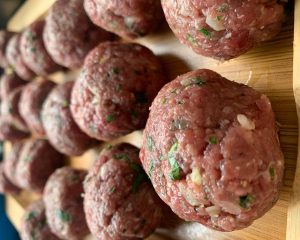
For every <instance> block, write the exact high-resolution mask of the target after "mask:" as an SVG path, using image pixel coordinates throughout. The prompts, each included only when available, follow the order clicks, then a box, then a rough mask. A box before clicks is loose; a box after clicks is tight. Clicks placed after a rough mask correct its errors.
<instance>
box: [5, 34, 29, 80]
mask: <svg viewBox="0 0 300 240" xmlns="http://www.w3.org/2000/svg"><path fill="white" fill-rule="evenodd" d="M20 40H21V35H20V34H15V35H14V36H13V37H11V38H10V40H9V42H8V44H7V47H6V58H7V61H8V62H9V64H10V66H11V67H12V68H13V69H14V71H15V72H16V73H17V74H18V76H19V77H20V78H22V79H25V80H31V79H32V78H33V77H34V73H33V72H32V71H31V70H30V69H29V68H28V67H27V65H26V64H25V62H24V60H23V58H22V55H21V52H20Z"/></svg>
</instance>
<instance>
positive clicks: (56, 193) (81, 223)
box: [44, 167, 89, 240]
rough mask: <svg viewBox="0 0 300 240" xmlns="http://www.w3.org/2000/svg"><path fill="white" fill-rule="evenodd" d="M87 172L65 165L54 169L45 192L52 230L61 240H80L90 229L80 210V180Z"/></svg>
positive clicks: (81, 202) (81, 205) (81, 203)
mask: <svg viewBox="0 0 300 240" xmlns="http://www.w3.org/2000/svg"><path fill="white" fill-rule="evenodd" d="M85 176H86V171H84V170H76V169H72V168H70V167H64V168H60V169H58V170H56V171H55V172H54V173H53V174H52V175H51V176H50V178H49V180H48V181H47V184H46V187H45V191H44V202H45V205H46V215H47V218H48V221H49V226H50V228H51V230H52V231H53V232H54V233H55V234H56V235H57V236H59V237H60V238H61V239H66V240H77V239H78V240H81V239H83V237H84V236H86V235H87V234H88V233H89V231H88V227H87V224H86V220H85V216H84V211H83V199H82V194H83V186H82V182H83V180H84V178H85Z"/></svg>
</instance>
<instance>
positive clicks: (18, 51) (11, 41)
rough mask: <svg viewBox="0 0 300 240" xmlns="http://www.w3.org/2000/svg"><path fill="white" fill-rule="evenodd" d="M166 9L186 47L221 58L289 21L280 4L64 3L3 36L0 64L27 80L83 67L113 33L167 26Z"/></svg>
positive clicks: (219, 0)
mask: <svg viewBox="0 0 300 240" xmlns="http://www.w3.org/2000/svg"><path fill="white" fill-rule="evenodd" d="M161 5H162V6H161ZM162 9H163V10H162ZM163 11H164V13H165V17H166V20H167V22H168V23H169V25H170V27H171V29H172V30H173V32H174V33H175V35H176V36H177V37H178V38H179V40H180V41H181V42H182V43H184V44H186V45H188V46H189V47H190V48H192V49H193V50H194V51H195V52H196V53H199V54H201V55H204V56H208V57H213V58H217V59H221V60H228V59H231V58H234V57H237V56H239V55H241V54H243V53H245V52H247V51H248V50H250V49H251V48H252V47H253V46H254V45H257V44H258V43H260V42H262V41H266V40H269V39H271V38H272V37H274V36H275V35H276V34H277V33H278V32H279V31H280V28H281V25H282V22H283V20H284V6H283V5H282V4H281V3H278V1H265V0H251V1H238V0H235V1H229V0H215V1H208V0H206V1H201V2H199V1H196V2H195V1H192V0H189V1H184V2H182V1H173V0H163V1H161V2H160V1H159V0H151V1H149V0H142V1H141V0H139V1H137V0H134V1H132V0H126V1H120V0H113V1H108V0H58V1H56V2H55V3H54V5H53V6H52V7H51V9H50V11H49V13H48V15H47V17H46V20H45V21H43V20H41V21H37V22H35V23H33V24H32V25H31V26H29V27H28V28H27V29H25V30H24V31H23V32H22V33H11V32H7V31H1V32H0V66H1V67H3V68H6V67H7V66H10V67H12V68H13V69H14V70H15V71H16V73H17V74H18V75H19V76H20V77H21V78H23V79H27V80H30V79H32V78H33V77H34V75H40V76H45V75H47V74H50V73H53V72H55V71H57V70H62V69H63V68H62V67H66V68H71V69H74V68H78V67H81V66H82V64H83V60H84V58H85V56H86V55H87V53H88V52H89V51H90V50H91V49H92V48H94V47H95V46H96V45H98V44H99V43H100V42H103V41H108V40H112V39H114V38H115V36H114V35H113V33H114V34H116V35H118V36H120V37H122V38H125V39H133V38H138V37H141V36H145V35H147V34H149V33H151V32H152V31H154V30H155V29H156V27H157V26H158V25H162V24H161V23H162V21H163V20H164V18H163Z"/></svg>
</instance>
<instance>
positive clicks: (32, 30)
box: [20, 20, 60, 76]
mask: <svg viewBox="0 0 300 240" xmlns="http://www.w3.org/2000/svg"><path fill="white" fill-rule="evenodd" d="M44 26H45V21H44V20H39V21H36V22H34V23H32V24H31V25H30V26H29V27H27V28H26V29H25V30H24V31H23V33H22V35H21V40H20V51H21V54H22V58H23V60H24V62H25V64H26V65H27V66H28V67H29V68H30V69H31V70H32V71H33V72H34V73H35V74H36V75H39V76H46V75H48V74H51V73H53V72H56V71H58V70H59V69H60V67H59V66H58V65H57V64H56V63H55V62H54V61H53V60H52V59H51V57H50V55H49V54H48V52H47V51H46V48H45V45H44V41H43V31H44Z"/></svg>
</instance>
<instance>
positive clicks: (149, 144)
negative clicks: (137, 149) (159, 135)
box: [147, 136, 154, 152]
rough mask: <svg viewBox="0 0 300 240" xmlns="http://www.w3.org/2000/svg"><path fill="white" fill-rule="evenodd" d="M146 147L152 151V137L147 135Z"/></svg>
mask: <svg viewBox="0 0 300 240" xmlns="http://www.w3.org/2000/svg"><path fill="white" fill-rule="evenodd" d="M147 148H148V150H149V151H151V152H152V151H153V148H154V141H153V138H152V137H150V136H148V137H147Z"/></svg>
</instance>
